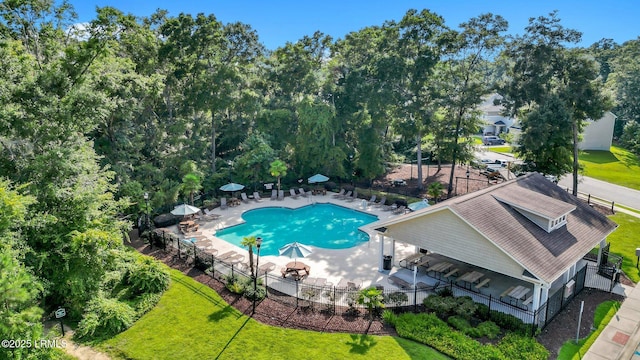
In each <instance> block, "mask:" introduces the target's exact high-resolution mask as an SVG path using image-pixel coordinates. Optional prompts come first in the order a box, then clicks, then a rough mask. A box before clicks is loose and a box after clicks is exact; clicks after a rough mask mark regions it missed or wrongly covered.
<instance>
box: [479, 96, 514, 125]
mask: <svg viewBox="0 0 640 360" xmlns="http://www.w3.org/2000/svg"><path fill="white" fill-rule="evenodd" d="M500 99H502V96H500V95H499V94H491V95H489V96H488V97H486V98H484V101H483V102H482V104H480V106H479V107H478V110H480V111H482V118H481V119H482V123H483V124H482V135H499V134H501V133H503V132H509V128H510V127H511V125H513V122H514V119H513V118H511V117H508V116H502V115H501V112H502V111H503V110H504V107H503V106H502V105H496V104H495V103H496V101H498V100H500Z"/></svg>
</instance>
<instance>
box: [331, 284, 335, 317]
mask: <svg viewBox="0 0 640 360" xmlns="http://www.w3.org/2000/svg"><path fill="white" fill-rule="evenodd" d="M331 302H332V303H333V313H334V314H335V313H336V287H335V286H334V287H333V300H331Z"/></svg>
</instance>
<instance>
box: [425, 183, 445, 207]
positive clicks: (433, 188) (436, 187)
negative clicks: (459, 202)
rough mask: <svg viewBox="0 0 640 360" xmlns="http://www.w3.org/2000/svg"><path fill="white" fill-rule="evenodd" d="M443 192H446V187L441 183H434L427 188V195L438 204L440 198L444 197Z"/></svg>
mask: <svg viewBox="0 0 640 360" xmlns="http://www.w3.org/2000/svg"><path fill="white" fill-rule="evenodd" d="M442 190H444V186H442V184H440V183H439V182H437V181H436V182H432V183H431V184H430V185H429V187H428V188H427V194H429V196H430V197H431V198H433V200H434V201H435V202H436V203H437V202H438V198H439V197H440V195H442Z"/></svg>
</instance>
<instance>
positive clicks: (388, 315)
mask: <svg viewBox="0 0 640 360" xmlns="http://www.w3.org/2000/svg"><path fill="white" fill-rule="evenodd" d="M382 320H383V321H384V322H385V323H386V324H389V325H391V326H396V321H398V316H397V315H396V314H394V313H393V311H391V310H384V311H383V312H382Z"/></svg>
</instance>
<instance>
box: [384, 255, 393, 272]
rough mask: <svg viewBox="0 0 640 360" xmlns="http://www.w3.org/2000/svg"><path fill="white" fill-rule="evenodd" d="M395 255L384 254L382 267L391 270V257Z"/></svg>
mask: <svg viewBox="0 0 640 360" xmlns="http://www.w3.org/2000/svg"><path fill="white" fill-rule="evenodd" d="M392 258H393V257H392V256H391V255H385V256H383V261H382V268H383V269H385V270H391V259H392Z"/></svg>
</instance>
